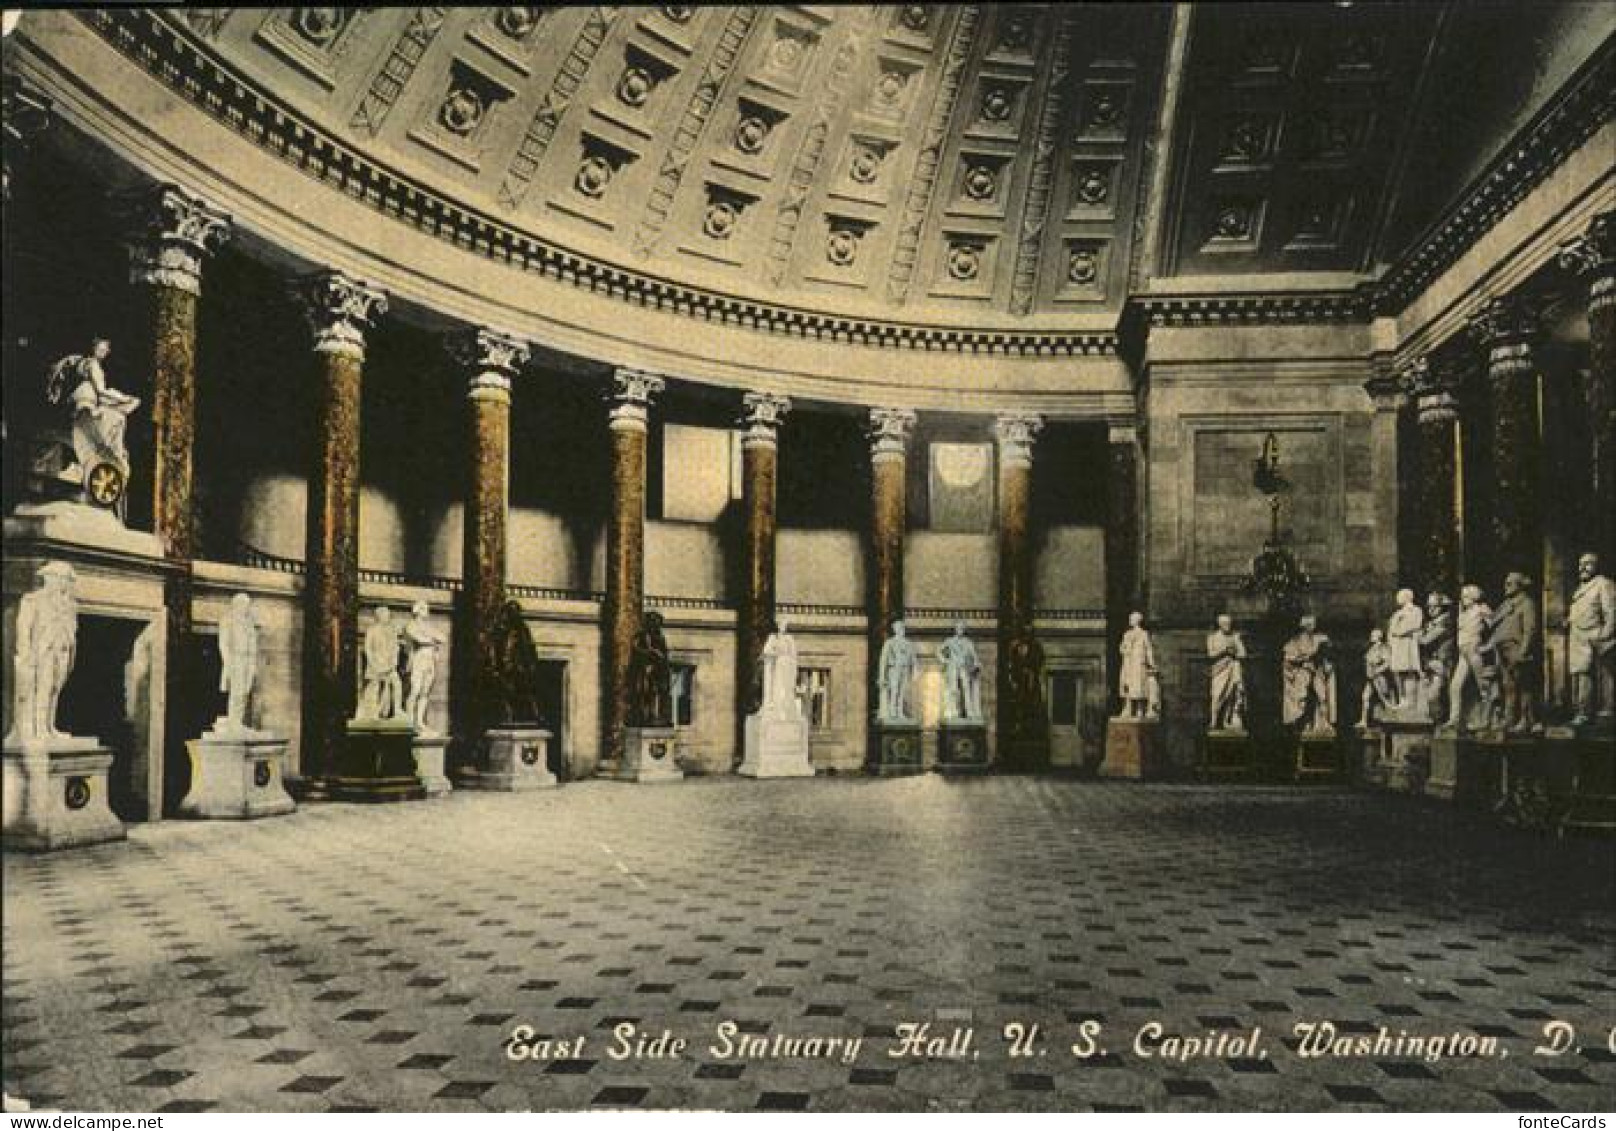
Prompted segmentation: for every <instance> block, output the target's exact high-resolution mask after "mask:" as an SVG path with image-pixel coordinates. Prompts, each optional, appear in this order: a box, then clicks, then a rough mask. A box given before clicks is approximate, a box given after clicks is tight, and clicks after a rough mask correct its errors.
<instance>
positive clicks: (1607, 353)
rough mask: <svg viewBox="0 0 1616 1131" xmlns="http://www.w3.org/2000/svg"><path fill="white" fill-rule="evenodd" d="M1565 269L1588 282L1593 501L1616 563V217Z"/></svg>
mask: <svg viewBox="0 0 1616 1131" xmlns="http://www.w3.org/2000/svg"><path fill="white" fill-rule="evenodd" d="M1560 265H1561V266H1562V267H1565V268H1566V269H1567V270H1570V271H1574V272H1575V273H1576V274H1578V275H1580V276H1582V277H1583V278H1585V279H1587V280H1588V383H1587V386H1586V388H1585V390H1584V392H1585V395H1586V397H1587V402H1588V416H1589V422H1590V425H1591V431H1592V434H1593V444H1594V450H1593V484H1592V496H1593V497H1592V501H1591V506H1590V508H1589V511H1588V513H1590V514H1592V515H1593V516H1594V520H1595V522H1596V523H1598V524H1599V525H1598V532H1597V534H1596V535H1595V538H1594V542H1595V545H1594V546H1593V547H1592V548H1593V549H1596V550H1598V551H1601V552H1602V553H1601V560H1602V561H1606V562H1609V561H1611V560H1613V559H1616V517H1613V516H1616V212H1602V213H1600V214H1599V215H1598V216H1595V217H1594V219H1593V222H1592V223H1590V224H1589V225H1588V231H1587V233H1586V234H1585V235H1582V236H1579V237H1578V238H1577V239H1575V240H1572V241H1571V242H1570V243H1568V244H1566V245H1565V246H1564V247H1562V248H1561V249H1560Z"/></svg>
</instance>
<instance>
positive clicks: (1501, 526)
mask: <svg viewBox="0 0 1616 1131" xmlns="http://www.w3.org/2000/svg"><path fill="white" fill-rule="evenodd" d="M1470 332H1471V334H1472V335H1473V336H1474V337H1475V339H1476V340H1477V341H1478V342H1479V343H1480V344H1481V345H1482V346H1483V347H1484V348H1485V349H1486V350H1487V384H1488V387H1489V390H1490V392H1491V394H1492V430H1491V440H1492V443H1491V449H1492V451H1491V456H1492V470H1493V475H1492V481H1493V482H1492V487H1493V490H1492V515H1491V518H1492V538H1491V540H1490V544H1491V548H1492V553H1493V560H1492V563H1491V570H1490V576H1489V577H1488V578H1487V586H1488V591H1489V592H1493V593H1497V592H1501V591H1502V583H1503V580H1504V575H1505V574H1506V573H1509V572H1510V571H1513V570H1519V571H1520V572H1522V573H1525V574H1527V575H1528V576H1529V577H1532V578H1534V579H1535V580H1538V581H1541V580H1542V576H1543V530H1542V523H1541V520H1540V507H1541V506H1542V494H1541V484H1542V464H1543V446H1542V444H1543V428H1542V418H1541V413H1540V411H1539V405H1538V388H1537V365H1536V363H1535V361H1534V359H1533V356H1532V340H1533V338H1534V337H1536V335H1537V333H1538V318H1537V313H1536V311H1535V310H1534V309H1533V308H1532V307H1531V306H1530V305H1528V303H1527V302H1526V301H1525V300H1524V299H1523V298H1522V297H1521V296H1519V295H1505V296H1503V297H1501V298H1495V299H1493V300H1492V301H1491V302H1489V303H1488V304H1487V305H1486V306H1484V307H1483V308H1482V309H1481V310H1480V311H1478V312H1477V313H1476V314H1475V315H1474V316H1473V317H1472V318H1471V322H1470Z"/></svg>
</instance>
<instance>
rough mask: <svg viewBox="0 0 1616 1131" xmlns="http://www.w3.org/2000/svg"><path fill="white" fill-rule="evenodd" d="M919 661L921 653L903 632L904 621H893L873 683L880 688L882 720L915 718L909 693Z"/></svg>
mask: <svg viewBox="0 0 1616 1131" xmlns="http://www.w3.org/2000/svg"><path fill="white" fill-rule="evenodd" d="M919 663H920V655H919V653H918V652H916V651H915V644H914V641H912V640H910V639H909V637H908V636H907V635H906V634H905V632H904V626H903V621H901V620H898V621H893V622H892V635H891V636H889V637H887V639H886V642H885V643H884V644H882V645H881V662H880V666H879V667H878V668H877V670H876V682H877V684H878V686H879V687H880V689H881V710H880V714H879V715H878V716H877V717H878V718H879V719H880V721H881V722H884V723H907V722H913V721H914V711H913V710H912V709H911V707H910V702H909V693H910V688H911V687H912V686H913V685H914V679H915V668H916V667H917V666H919Z"/></svg>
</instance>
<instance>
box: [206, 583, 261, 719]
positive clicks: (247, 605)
mask: <svg viewBox="0 0 1616 1131" xmlns="http://www.w3.org/2000/svg"><path fill="white" fill-rule="evenodd" d="M257 682H258V617H257V614H255V613H254V612H253V604H252V598H251V597H249V596H247V594H245V593H237V594H236V595H235V596H234V597H232V598H230V611H229V612H227V613H226V614H225V617H224V620H222V621H220V622H219V690H220V691H223V692H224V693H225V694H226V699H225V710H224V718H223V719H222V720H221V721H220V723H219V724H218V726H217V727H216V728H215V729H217V730H220V731H225V732H230V733H234V734H241V733H244V732H246V731H248V730H251V729H252V728H251V727H250V726H249V725H248V723H247V708H248V704H249V702H250V700H251V698H252V692H253V686H254V685H255V684H256V683H257Z"/></svg>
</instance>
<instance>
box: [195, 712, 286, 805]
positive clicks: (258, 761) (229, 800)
mask: <svg viewBox="0 0 1616 1131" xmlns="http://www.w3.org/2000/svg"><path fill="white" fill-rule="evenodd" d="M286 742H287V740H286V739H285V738H282V737H281V736H279V735H275V734H268V733H266V732H264V731H253V730H246V729H242V730H239V731H221V730H210V731H208V732H207V733H205V734H204V735H202V737H201V738H193V739H191V740H190V741H189V742H187V743H186V744H185V749H186V751H187V752H188V753H189V754H190V756H191V789H190V791H189V792H188V793H187V794H186V795H185V800H184V801H182V802H180V808H179V815H180V816H181V817H188V818H190V819H192V820H203V821H212V820H237V821H240V820H254V819H257V818H259V817H278V816H282V815H283V814H286V813H290V812H292V811H293V810H295V809H296V808H297V803H296V802H295V801H293V800H292V798H291V795H290V794H288V793H287V792H286V786H285V783H284V780H283V773H284V766H285V758H286Z"/></svg>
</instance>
